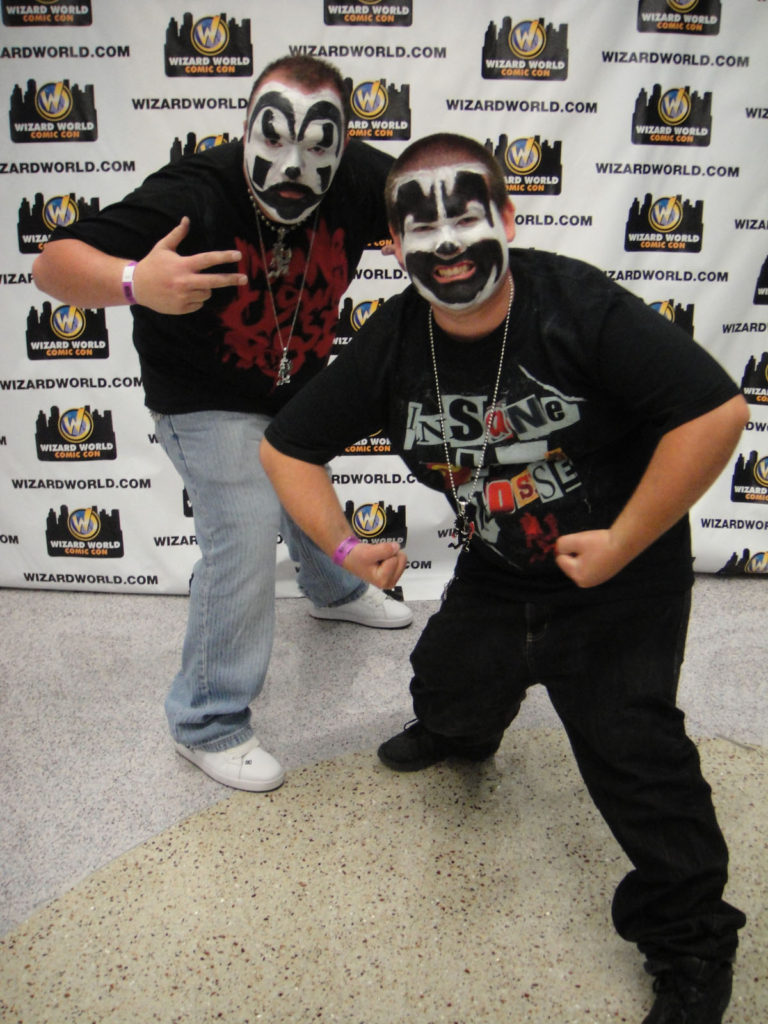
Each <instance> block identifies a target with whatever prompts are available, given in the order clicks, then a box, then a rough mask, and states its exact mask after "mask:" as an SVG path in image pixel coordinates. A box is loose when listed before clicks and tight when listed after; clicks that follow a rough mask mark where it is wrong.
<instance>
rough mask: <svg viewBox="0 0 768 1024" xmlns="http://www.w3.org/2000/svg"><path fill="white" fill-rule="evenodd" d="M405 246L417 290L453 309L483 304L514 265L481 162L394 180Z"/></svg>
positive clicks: (404, 255)
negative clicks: (511, 265)
mask: <svg viewBox="0 0 768 1024" xmlns="http://www.w3.org/2000/svg"><path fill="white" fill-rule="evenodd" d="M394 197H395V205H396V208H397V211H398V216H399V221H400V235H401V238H400V248H401V251H402V261H403V264H404V266H405V269H406V270H407V271H408V274H409V275H410V277H411V280H412V281H413V283H414V286H415V287H416V289H417V290H418V291H419V292H420V293H421V295H422V296H423V297H424V298H425V299H426V300H427V301H428V302H431V303H434V304H435V305H437V306H441V307H443V308H444V309H449V310H462V309H468V308H469V307H471V306H475V305H479V304H480V303H482V302H483V301H484V300H485V299H487V298H488V296H489V295H491V294H492V293H493V291H494V290H495V288H496V287H497V286H498V284H499V283H500V282H501V281H502V280H503V278H504V277H505V276H506V273H507V268H508V266H509V254H508V252H507V243H508V239H509V236H508V235H507V228H506V225H505V223H504V220H503V218H502V215H501V212H500V211H499V208H498V207H497V205H496V204H495V203H494V202H493V201H492V199H491V197H490V194H489V191H488V184H487V182H486V179H485V174H484V169H483V168H482V167H481V166H480V165H479V164H470V165H463V164H454V165H450V166H447V167H435V168H431V169H428V170H423V171H414V172H412V173H408V172H406V173H404V174H403V176H402V178H400V179H399V180H398V181H396V182H395V190H394Z"/></svg>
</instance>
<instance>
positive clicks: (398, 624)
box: [309, 587, 413, 629]
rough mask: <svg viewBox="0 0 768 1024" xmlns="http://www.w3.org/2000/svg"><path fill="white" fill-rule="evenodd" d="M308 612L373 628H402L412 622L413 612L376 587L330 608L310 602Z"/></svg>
mask: <svg viewBox="0 0 768 1024" xmlns="http://www.w3.org/2000/svg"><path fill="white" fill-rule="evenodd" d="M309 614H310V615H311V616H312V617H313V618H315V619H333V620H335V621H336V622H356V623H357V624H358V625H359V626H371V627H372V628H373V629H402V628H403V627H404V626H410V624H411V623H412V622H413V612H412V611H411V609H410V608H409V607H408V605H407V604H403V602H402V601H395V599H394V598H392V597H390V596H389V594H385V593H384V591H383V590H379V588H378V587H368V589H367V590H366V592H365V593H364V594H363V595H362V597H358V598H357V600H355V601H347V603H346V604H337V605H334V606H333V607H332V608H317V607H315V605H313V604H310V608H309Z"/></svg>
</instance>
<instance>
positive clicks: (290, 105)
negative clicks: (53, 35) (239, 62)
mask: <svg viewBox="0 0 768 1024" xmlns="http://www.w3.org/2000/svg"><path fill="white" fill-rule="evenodd" d="M244 146H245V155H244V163H245V176H246V178H247V180H248V185H249V187H250V189H251V191H252V192H253V194H254V196H255V197H256V199H257V200H258V201H259V204H260V205H261V206H262V207H263V208H264V212H265V213H266V214H267V216H269V217H271V218H272V219H273V220H276V221H279V222H280V223H282V224H296V223H297V222H298V221H300V220H303V219H304V217H306V216H307V214H308V213H310V212H311V211H312V210H313V209H314V208H315V207H316V206H317V205H318V203H319V202H320V200H321V199H322V198H323V195H324V194H325V193H326V191H327V190H328V187H329V185H330V184H331V181H332V179H333V176H334V174H335V173H336V168H337V167H338V166H339V161H340V160H341V154H342V150H343V148H344V115H343V113H342V106H341V99H340V97H339V96H337V94H336V93H335V92H334V90H333V89H331V88H324V89H320V90H318V91H317V92H302V91H301V90H300V89H298V88H296V87H294V86H290V85H286V84H284V83H283V82H279V81H275V80H269V81H266V82H264V83H263V84H262V85H261V87H260V88H259V91H258V92H257V93H256V95H255V96H254V97H253V99H252V101H251V106H250V108H249V111H248V119H247V121H246V124H245V139H244Z"/></svg>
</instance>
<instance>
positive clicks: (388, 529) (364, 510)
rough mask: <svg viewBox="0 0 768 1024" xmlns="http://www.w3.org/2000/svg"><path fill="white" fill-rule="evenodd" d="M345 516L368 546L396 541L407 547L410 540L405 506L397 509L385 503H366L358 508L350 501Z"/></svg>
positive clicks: (346, 506) (345, 507)
mask: <svg viewBox="0 0 768 1024" xmlns="http://www.w3.org/2000/svg"><path fill="white" fill-rule="evenodd" d="M344 515H345V516H346V517H347V522H348V523H349V525H350V526H351V527H352V529H353V530H354V532H355V536H357V537H359V538H360V540H363V541H365V542H366V543H368V544H383V543H385V542H386V541H396V542H397V543H398V544H399V545H400V546H401V547H405V544H406V541H407V540H408V527H407V526H406V522H405V505H398V507H397V508H396V509H395V508H393V507H392V506H391V505H385V504H384V502H383V501H371V502H365V503H363V504H361V505H357V506H356V505H355V503H354V502H353V501H348V502H347V503H346V505H345V506H344Z"/></svg>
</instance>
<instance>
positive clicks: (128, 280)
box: [122, 260, 136, 306]
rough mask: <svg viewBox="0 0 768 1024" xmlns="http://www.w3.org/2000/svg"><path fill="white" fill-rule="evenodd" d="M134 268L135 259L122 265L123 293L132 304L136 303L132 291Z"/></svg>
mask: <svg viewBox="0 0 768 1024" xmlns="http://www.w3.org/2000/svg"><path fill="white" fill-rule="evenodd" d="M135 268H136V260H133V261H132V262H131V263H126V265H125V266H124V267H123V280H122V285H123V295H124V296H125V297H126V299H128V301H129V302H130V304H131V305H132V306H135V305H136V296H135V294H134V292H133V271H134V270H135Z"/></svg>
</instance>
